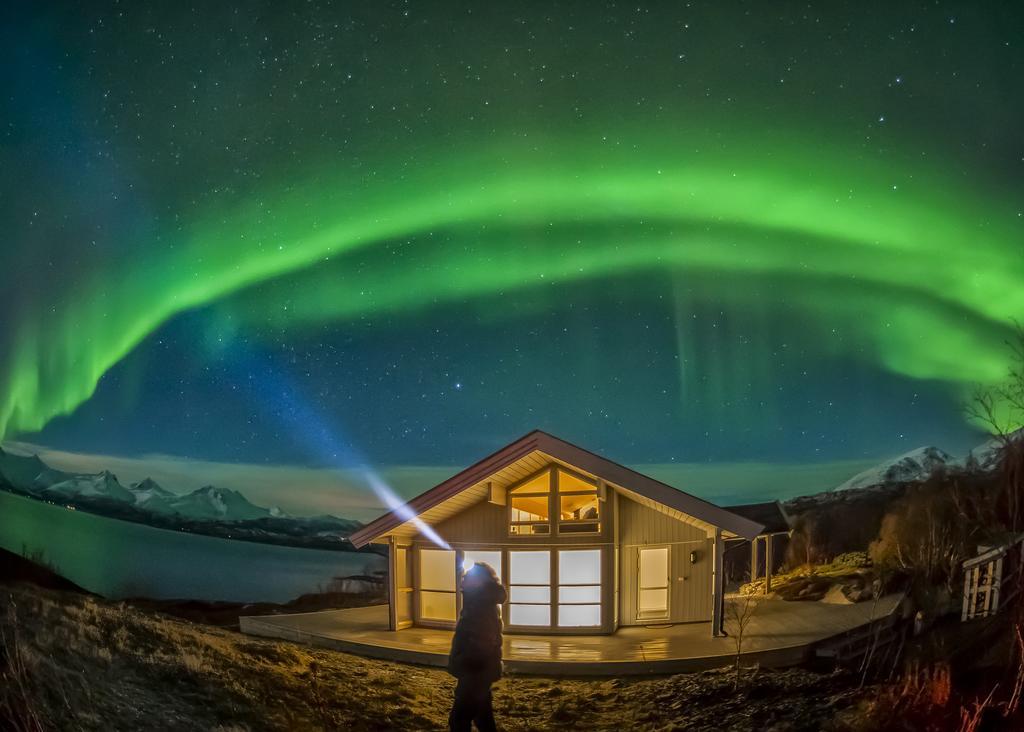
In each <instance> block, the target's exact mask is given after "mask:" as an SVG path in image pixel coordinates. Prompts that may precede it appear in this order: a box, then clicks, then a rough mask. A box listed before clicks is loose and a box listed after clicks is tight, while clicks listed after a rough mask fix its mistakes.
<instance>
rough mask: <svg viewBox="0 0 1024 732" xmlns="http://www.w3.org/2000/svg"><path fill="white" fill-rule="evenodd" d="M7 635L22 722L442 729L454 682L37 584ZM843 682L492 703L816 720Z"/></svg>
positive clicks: (537, 695)
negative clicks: (39, 586) (251, 636)
mask: <svg viewBox="0 0 1024 732" xmlns="http://www.w3.org/2000/svg"><path fill="white" fill-rule="evenodd" d="M0 633H2V637H3V642H2V644H0V669H3V674H4V676H5V678H4V679H3V683H0V718H7V719H8V720H15V721H16V720H20V724H21V726H20V728H21V729H85V730H117V729H132V730H177V729H181V730H186V729H188V730H304V729H313V730H317V729H324V730H354V731H357V730H383V729H389V730H390V729H396V730H435V729H443V728H445V724H446V717H447V713H448V708H449V705H450V702H451V698H452V692H453V688H454V683H453V679H452V678H451V677H449V676H448V675H447V674H446V673H445V672H444V671H442V670H440V669H432V668H421V667H415V666H407V665H402V664H395V663H388V662H384V661H376V660H370V659H363V658H359V657H357V656H351V655H347V654H344V653H337V652H333V651H326V650H316V649H312V648H306V647H302V646H298V645H293V644H289V643H284V642H275V641H269V640H262V639H255V638H249V637H246V636H242V635H239V634H238V633H235V632H232V631H230V630H226V629H223V628H217V627H212V626H207V625H200V624H194V623H190V622H187V621H182V620H179V619H175V618H171V617H167V616H164V615H160V614H156V613H153V612H148V611H143V610H140V609H138V608H135V607H132V606H130V605H126V604H123V603H109V602H105V601H103V600H101V599H98V598H95V597H92V596H88V595H81V594H76V593H69V592H62V591H55V590H45V589H40V588H38V587H34V586H28V585H12V586H8V587H0ZM4 655H6V661H4ZM850 689H851V681H850V678H849V677H845V676H842V675H835V674H817V673H812V672H809V671H804V670H790V671H785V672H761V673H754V672H749V673H748V676H747V677H746V678H745V680H744V683H743V685H742V687H741V689H740V691H738V692H737V691H734V689H733V677H732V675H731V674H729V673H724V672H715V673H705V674H681V675H676V676H669V677H660V678H654V679H634V680H624V679H616V680H553V679H540V678H524V677H512V678H506V679H503V680H502V681H501V682H499V683H498V684H497V686H496V687H495V708H496V711H497V715H498V718H499V720H500V724H501V728H502V729H506V730H548V729H552V730H553V729H559V730H562V729H590V730H625V729H629V730H647V729H651V730H654V729H659V730H661V729H664V730H668V729H674V730H704V729H707V730H710V729H736V730H764V729H775V730H804V729H806V730H812V729H813V730H817V729H824V728H827V727H828V726H829V725H830V720H831V719H832V718H833V717H834V715H835V713H836V711H837V710H839V709H843V708H847V707H849V706H850V705H851V704H852V703H853V702H854V700H855V698H854V697H855V693H854V692H852V691H850ZM783 699H784V701H781V700H783ZM9 724H13V722H9ZM14 728H15V729H17V728H19V727H14Z"/></svg>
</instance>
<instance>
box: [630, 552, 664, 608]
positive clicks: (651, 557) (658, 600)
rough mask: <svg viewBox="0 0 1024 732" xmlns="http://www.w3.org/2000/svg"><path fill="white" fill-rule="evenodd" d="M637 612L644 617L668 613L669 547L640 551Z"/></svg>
mask: <svg viewBox="0 0 1024 732" xmlns="http://www.w3.org/2000/svg"><path fill="white" fill-rule="evenodd" d="M639 588H640V591H639V593H638V597H637V610H638V612H639V613H640V614H642V615H644V614H646V615H665V614H667V613H668V547H665V546H662V547H656V548H653V549H641V550H640V576H639Z"/></svg>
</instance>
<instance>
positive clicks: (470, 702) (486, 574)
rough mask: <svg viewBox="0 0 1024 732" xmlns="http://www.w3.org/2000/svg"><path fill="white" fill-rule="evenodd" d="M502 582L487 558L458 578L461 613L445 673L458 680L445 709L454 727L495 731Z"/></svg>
mask: <svg viewBox="0 0 1024 732" xmlns="http://www.w3.org/2000/svg"><path fill="white" fill-rule="evenodd" d="M504 602H505V588H504V587H503V586H502V584H501V582H499V581H498V576H497V574H495V572H494V570H493V569H492V568H491V567H490V566H489V565H487V564H482V563H480V564H474V565H473V566H472V567H470V568H469V571H468V572H466V576H465V577H464V578H463V580H462V613H461V614H460V615H459V622H458V623H456V625H455V637H454V638H452V650H451V653H449V654H448V673H450V674H451V675H452V676H454V677H455V678H457V679H458V680H459V682H458V684H457V685H456V687H455V703H454V704H453V705H452V711H451V714H449V715H448V726H449V729H451V730H452V732H469V730H471V729H472V724H473V722H476V727H477V729H478V730H480V732H494V730H496V729H497V728H496V727H495V723H494V708H493V706H492V704H491V684H493V683H494V682H495V681H497V680H498V679H500V678H501V616H500V615H499V614H498V605H500V604H502V603H504Z"/></svg>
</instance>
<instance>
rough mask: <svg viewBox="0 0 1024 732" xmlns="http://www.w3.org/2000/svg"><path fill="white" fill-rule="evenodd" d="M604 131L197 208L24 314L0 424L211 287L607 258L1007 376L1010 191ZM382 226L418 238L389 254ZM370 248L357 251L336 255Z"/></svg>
mask: <svg viewBox="0 0 1024 732" xmlns="http://www.w3.org/2000/svg"><path fill="white" fill-rule="evenodd" d="M705 129H706V128H705ZM619 132H620V134H619V135H617V136H616V143H615V144H614V145H613V144H611V143H609V142H608V141H607V140H606V139H603V138H602V137H601V136H598V135H580V136H576V137H572V138H566V139H561V140H560V139H557V138H553V137H550V136H549V137H544V138H543V139H541V138H538V139H536V140H534V139H531V140H530V141H529V144H527V143H524V142H523V140H522V139H521V138H519V139H512V138H510V139H509V140H507V141H506V142H505V143H503V144H497V143H496V142H495V141H493V140H492V141H491V142H489V144H488V145H487V147H486V148H481V149H476V150H471V149H468V146H464V147H462V148H461V149H451V148H447V149H439V150H437V151H436V152H435V153H434V154H432V155H430V156H421V157H420V159H419V161H418V164H417V165H416V166H412V167H410V166H409V165H407V164H403V165H389V164H388V162H387V161H386V160H382V161H380V162H379V164H376V165H367V166H366V169H367V170H371V171H373V172H372V173H367V174H365V175H363V176H362V177H358V178H356V177H352V176H342V175H339V174H336V173H332V172H331V171H330V170H329V169H326V170H321V171H319V172H311V173H310V174H309V175H308V176H307V177H306V179H305V180H303V181H301V182H295V183H292V184H290V185H286V184H284V183H281V184H279V185H276V186H269V187H267V189H266V190H265V191H262V192H260V193H259V194H252V193H250V194H247V196H246V200H245V202H244V203H242V204H241V205H238V206H236V207H235V208H234V209H233V210H230V211H227V210H217V211H208V212H206V213H205V214H203V213H195V214H194V215H192V216H191V219H190V221H189V222H188V223H187V225H186V226H185V227H184V229H183V230H182V231H180V232H179V231H177V230H175V231H173V232H171V231H168V232H165V234H164V235H163V236H162V237H161V238H162V241H163V244H162V245H161V246H159V247H153V246H150V245H149V243H148V242H145V244H146V246H145V247H143V246H141V244H143V243H144V242H140V246H139V247H137V248H136V249H135V251H138V252H142V251H145V255H144V256H143V255H141V254H139V255H134V254H130V255H126V256H122V257H120V258H118V259H117V260H116V261H111V262H110V263H109V264H108V265H107V266H106V267H103V268H101V269H99V270H98V271H95V272H90V273H88V275H87V276H83V277H82V278H81V280H80V281H79V282H78V283H77V284H76V285H75V286H74V287H73V288H71V289H69V290H67V291H66V292H65V293H64V294H63V295H62V296H61V297H59V298H57V299H56V301H54V302H52V303H51V307H50V308H48V309H43V308H39V309H35V310H32V311H31V312H28V313H26V314H24V315H23V316H22V317H20V319H19V320H18V322H17V326H16V328H15V330H14V331H13V333H12V334H11V337H12V338H13V342H12V344H11V347H9V348H8V349H7V350H6V351H4V353H5V354H6V361H5V362H4V363H3V364H0V400H2V401H0V435H6V436H10V435H12V434H15V433H19V432H32V431H36V430H39V429H41V428H42V427H43V426H45V425H46V424H47V422H48V421H49V420H51V419H53V418H54V417H56V416H58V415H63V414H68V413H70V412H72V411H73V410H74V409H75V408H76V407H78V406H79V405H80V404H82V403H83V402H84V401H86V400H88V399H89V397H90V396H91V395H92V393H93V392H94V390H95V388H96V386H97V383H98V381H99V379H100V378H101V377H102V376H103V374H104V373H105V372H107V371H108V370H109V369H110V368H112V367H113V366H114V365H115V364H117V363H118V362H119V361H120V360H121V359H123V358H124V357H125V356H126V355H127V354H129V353H130V352H131V351H132V349H133V348H135V347H136V346H137V345H138V344H139V343H140V342H142V341H143V340H144V339H145V338H147V336H149V335H150V334H152V333H153V332H154V331H155V330H156V329H158V328H159V327H160V326H161V325H162V324H164V323H166V322H167V321H168V320H169V319H171V318H173V317H175V316H176V315H177V314H180V313H183V312H185V311H187V310H190V309H194V308H198V307H202V306H207V305H210V304H214V303H218V302H223V303H224V308H225V312H227V313H228V314H229V316H230V317H231V318H236V317H237V318H241V317H245V318H254V319H256V320H258V321H264V322H273V323H276V324H279V325H281V326H283V327H287V326H291V325H302V324H304V323H311V322H320V321H325V320H345V319H350V318H355V317H359V316H361V315H365V314H377V313H382V312H389V311H409V310H416V309H423V308H429V307H434V306H436V305H437V304H440V303H445V302H457V301H466V300H472V299H474V298H482V297H486V296H488V295H491V294H494V293H497V292H503V293H510V292H515V291H520V290H526V289H528V288H529V289H532V290H537V289H538V288H543V287H546V286H550V285H551V284H552V283H559V282H568V281H576V280H582V279H592V280H611V279H614V278H616V277H619V276H621V275H623V274H626V273H629V274H633V275H635V274H638V273H646V272H650V273H652V274H658V275H661V274H667V275H669V276H671V277H674V278H678V279H679V281H682V282H698V281H699V282H700V283H701V286H702V287H704V288H705V289H706V296H707V297H708V298H709V299H712V300H719V301H721V302H724V303H742V302H744V301H745V300H746V299H749V298H751V297H752V295H751V293H752V292H753V290H754V289H756V283H772V284H773V286H774V287H782V288H784V289H785V293H786V299H787V302H788V303H790V304H791V305H793V306H795V307H798V308H799V309H800V310H802V311H804V312H806V314H807V315H808V316H809V317H812V318H813V319H815V320H816V321H817V322H819V323H820V324H821V327H822V329H823V330H824V331H827V330H828V329H829V328H831V327H834V326H835V325H836V324H837V323H838V324H842V325H843V326H844V327H845V328H847V329H848V330H849V331H851V332H853V333H855V334H856V336H857V337H856V338H855V339H852V340H850V341H847V342H844V343H843V344H840V345H838V346H836V347H838V348H842V349H845V350H847V351H848V352H849V355H850V356H851V357H852V358H866V359H868V360H870V361H872V362H874V363H877V364H879V365H881V366H882V367H883V368H885V369H887V370H890V371H892V372H894V373H897V374H900V375H904V376H909V377H913V378H916V379H926V380H937V381H940V382H945V383H948V384H950V385H952V386H953V387H955V388H956V389H958V390H960V391H961V393H963V394H966V393H967V391H968V390H969V389H970V388H971V387H972V386H973V385H975V384H983V385H994V384H997V383H999V382H1000V380H1001V379H1003V378H1004V376H1005V374H1006V371H1007V351H1006V348H1005V344H1004V341H1005V339H1006V338H1007V337H1008V335H1010V334H1011V333H1012V320H1013V319H1014V318H1018V319H1021V318H1024V256H1022V254H1021V252H1022V246H1024V245H1022V241H1024V236H1022V232H1024V226H1022V220H1021V218H1020V214H1019V213H1018V211H1017V210H1016V209H1015V208H1014V206H1013V205H1012V204H1011V202H1009V201H1005V200H1002V199H1001V198H1000V197H999V196H995V195H991V193H990V192H988V191H986V190H985V188H984V186H983V185H977V184H975V183H968V182H966V180H965V178H964V177H962V176H961V177H959V178H954V177H953V176H951V175H944V174H943V173H942V171H941V170H936V169H934V168H933V167H932V166H931V165H925V164H923V163H921V162H920V161H918V162H916V163H915V162H913V161H908V160H906V159H898V158H892V159H885V158H882V157H881V156H877V155H876V156H873V157H872V156H868V155H866V154H865V153H863V152H862V151H860V150H856V151H854V150H850V151H844V150H836V149H829V148H828V146H825V145H821V144H812V143H811V142H810V138H807V137H797V136H791V137H789V138H788V139H778V138H772V137H769V136H767V135H758V134H747V135H745V136H737V135H730V136H729V144H728V146H726V145H724V144H721V143H718V142H716V140H718V139H719V138H717V137H712V138H699V137H698V136H697V135H695V134H691V133H688V132H686V131H685V129H684V128H683V127H682V126H680V127H677V128H670V129H667V128H665V127H664V125H661V126H659V127H658V128H657V129H655V128H644V127H640V128H638V129H633V130H620V131H619ZM740 140H746V144H741V143H740ZM395 246H401V247H403V248H404V249H405V250H407V251H410V250H411V251H422V254H421V255H420V256H419V258H403V259H401V260H398V261H397V262H394V263H393V262H391V261H390V260H389V258H388V257H387V256H386V253H387V251H388V249H389V248H390V247H395ZM375 250H379V251H380V253H381V256H379V257H376V258H372V259H371V260H370V261H371V263H373V262H375V263H376V264H375V265H371V266H364V267H361V268H360V269H359V270H358V271H349V270H346V264H347V263H348V262H349V261H351V258H352V257H353V256H354V255H356V254H359V253H366V252H373V251H375ZM274 281H276V282H274ZM751 283H755V285H754V286H753V287H752V286H751ZM256 285H262V286H261V287H260V288H259V289H258V290H257V289H252V288H253V287H254V286H256ZM239 298H241V299H243V300H245V302H246V307H244V308H240V307H238V308H236V307H233V306H232V302H235V301H237V299H239ZM823 347H825V346H823Z"/></svg>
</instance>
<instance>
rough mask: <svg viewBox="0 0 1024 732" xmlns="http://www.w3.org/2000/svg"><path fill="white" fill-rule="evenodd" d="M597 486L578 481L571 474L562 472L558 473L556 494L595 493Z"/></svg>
mask: <svg viewBox="0 0 1024 732" xmlns="http://www.w3.org/2000/svg"><path fill="white" fill-rule="evenodd" d="M596 490H597V485H596V484H595V483H591V482H589V481H585V480H580V479H579V478H577V477H576V476H575V475H573V474H572V473H567V472H565V471H564V470H559V471H558V492H559V493H577V492H585V491H596Z"/></svg>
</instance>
